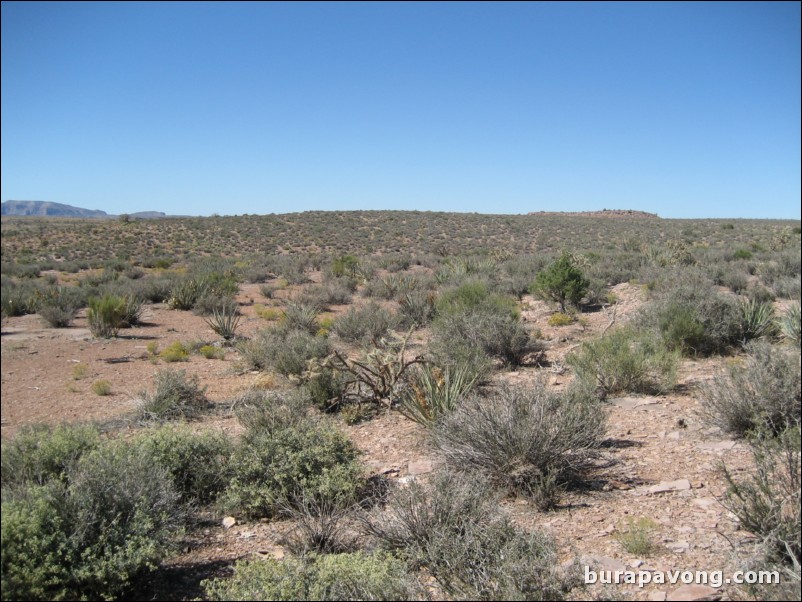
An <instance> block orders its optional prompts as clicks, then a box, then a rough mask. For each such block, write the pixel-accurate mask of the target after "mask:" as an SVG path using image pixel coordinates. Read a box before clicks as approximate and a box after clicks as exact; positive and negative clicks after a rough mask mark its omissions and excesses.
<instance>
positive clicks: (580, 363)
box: [566, 327, 679, 396]
mask: <svg viewBox="0 0 802 602" xmlns="http://www.w3.org/2000/svg"><path fill="white" fill-rule="evenodd" d="M566 362H567V363H568V364H569V365H570V366H571V367H572V368H573V369H574V370H575V371H576V377H577V379H578V380H579V382H580V383H582V384H583V385H584V386H585V388H586V389H589V390H593V389H594V388H597V387H598V388H600V390H601V391H602V392H603V395H604V396H606V395H609V394H616V393H648V394H652V393H665V392H666V391H668V390H670V389H671V388H672V387H673V386H674V382H675V380H676V371H677V365H678V364H679V353H678V352H670V351H668V350H667V349H666V347H665V345H664V344H663V342H662V341H661V340H660V339H659V338H657V337H656V336H654V335H652V334H650V333H648V332H639V331H637V330H634V329H632V328H630V327H624V328H619V329H616V330H611V331H609V332H607V333H606V334H604V335H602V336H600V337H599V338H597V339H592V340H589V341H585V342H584V343H582V346H581V347H580V348H579V349H578V350H576V351H573V352H571V353H570V354H568V356H567V357H566Z"/></svg>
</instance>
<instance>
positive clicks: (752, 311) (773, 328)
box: [740, 299, 777, 343]
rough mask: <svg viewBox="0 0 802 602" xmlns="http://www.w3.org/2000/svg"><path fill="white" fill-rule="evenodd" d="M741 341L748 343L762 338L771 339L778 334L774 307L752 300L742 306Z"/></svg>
mask: <svg viewBox="0 0 802 602" xmlns="http://www.w3.org/2000/svg"><path fill="white" fill-rule="evenodd" d="M740 318H741V341H742V342H743V343H746V342H747V341H751V340H753V339H759V338H761V337H771V336H774V335H776V334H777V324H776V322H775V321H774V306H773V305H772V304H771V303H767V302H765V301H763V302H761V301H757V300H755V299H750V300H749V301H744V302H743V303H741V306H740Z"/></svg>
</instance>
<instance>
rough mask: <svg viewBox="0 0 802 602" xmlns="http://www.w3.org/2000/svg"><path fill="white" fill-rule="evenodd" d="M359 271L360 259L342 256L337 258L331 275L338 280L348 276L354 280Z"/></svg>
mask: <svg viewBox="0 0 802 602" xmlns="http://www.w3.org/2000/svg"><path fill="white" fill-rule="evenodd" d="M358 270H359V259H357V258H356V257H355V256H353V255H341V256H340V257H337V258H336V259H335V260H334V262H333V263H332V266H331V273H332V274H334V275H335V276H336V277H337V278H342V277H343V276H347V277H349V278H353V277H355V276H356V274H357V271H358Z"/></svg>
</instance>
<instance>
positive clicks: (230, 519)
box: [223, 516, 237, 529]
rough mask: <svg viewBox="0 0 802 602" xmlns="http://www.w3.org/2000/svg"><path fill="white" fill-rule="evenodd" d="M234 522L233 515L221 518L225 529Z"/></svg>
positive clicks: (235, 521)
mask: <svg viewBox="0 0 802 602" xmlns="http://www.w3.org/2000/svg"><path fill="white" fill-rule="evenodd" d="M236 524H237V519H236V518H234V517H233V516H227V517H225V518H224V519H223V527H225V528H226V529H230V528H231V527H233V526H234V525H236Z"/></svg>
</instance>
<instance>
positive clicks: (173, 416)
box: [139, 370, 209, 422]
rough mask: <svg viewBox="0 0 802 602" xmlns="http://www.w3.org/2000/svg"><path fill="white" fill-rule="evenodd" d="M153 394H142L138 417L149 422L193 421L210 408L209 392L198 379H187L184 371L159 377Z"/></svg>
mask: <svg viewBox="0 0 802 602" xmlns="http://www.w3.org/2000/svg"><path fill="white" fill-rule="evenodd" d="M154 383H155V390H154V391H153V393H150V392H148V391H142V392H141V393H140V394H139V396H140V400H141V403H140V408H139V413H140V416H141V418H142V419H143V420H146V421H157V422H159V421H164V420H178V419H192V418H196V417H198V416H199V415H200V413H201V412H203V411H204V410H206V409H207V408H208V407H209V400H208V399H207V398H206V388H205V387H203V388H201V387H200V384H199V379H198V377H197V376H190V377H187V374H186V372H185V371H184V370H177V371H174V370H162V371H160V372H157V373H156V377H155V379H154Z"/></svg>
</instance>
